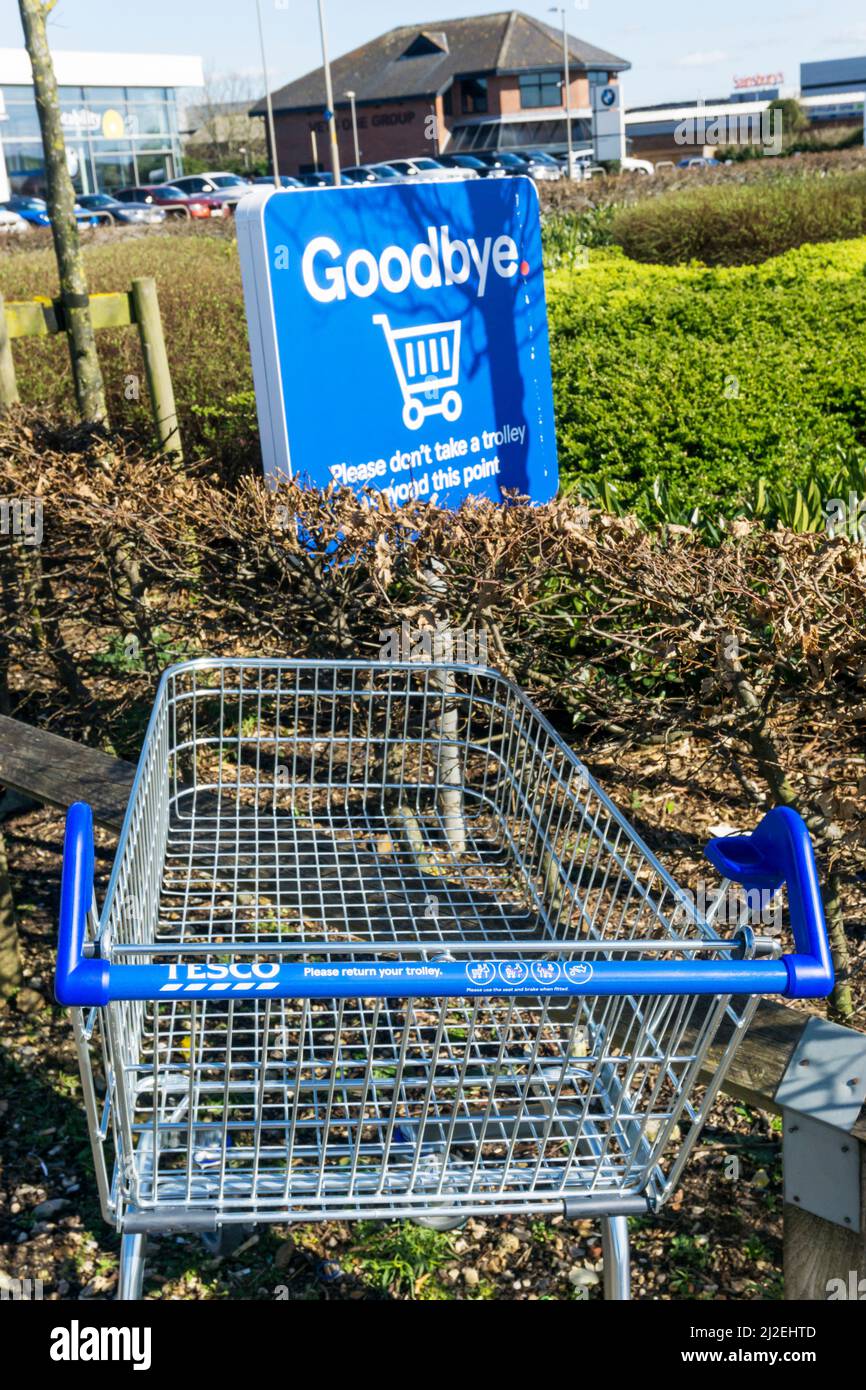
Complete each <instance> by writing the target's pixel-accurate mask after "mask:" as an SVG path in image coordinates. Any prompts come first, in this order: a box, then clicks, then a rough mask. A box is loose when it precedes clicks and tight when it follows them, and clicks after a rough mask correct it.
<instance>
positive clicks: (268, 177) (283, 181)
mask: <svg viewBox="0 0 866 1390" xmlns="http://www.w3.org/2000/svg"><path fill="white" fill-rule="evenodd" d="M277 177H278V178H279V182H280V188H303V186H304V185H303V184H302V183H301V180H300V179H296V178H294V177H293V176H292V175H291V174H278V175H277ZM253 183H254V184H259V183H269V184H270V185H271V186H272V187H273V183H274V176H273V174H259V175H258V176H257V177H256V178H254V179H253Z"/></svg>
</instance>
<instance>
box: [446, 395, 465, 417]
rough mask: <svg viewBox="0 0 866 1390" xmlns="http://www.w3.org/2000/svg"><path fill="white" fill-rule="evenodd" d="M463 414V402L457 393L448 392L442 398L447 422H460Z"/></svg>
mask: <svg viewBox="0 0 866 1390" xmlns="http://www.w3.org/2000/svg"><path fill="white" fill-rule="evenodd" d="M462 413H463V400H462V398H461V397H460V395H459V394H458V393H457V392H456V391H446V392H445V395H444V396H443V397H442V414H443V415H444V416H445V419H446V420H459V418H460V416H461V414H462Z"/></svg>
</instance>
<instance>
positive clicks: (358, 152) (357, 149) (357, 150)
mask: <svg viewBox="0 0 866 1390" xmlns="http://www.w3.org/2000/svg"><path fill="white" fill-rule="evenodd" d="M345 95H346V96H347V97H348V98H349V101H350V102H351V103H352V137H353V139H354V141H355V163H356V164H360V163H361V150H360V147H359V145H358V113H357V111H356V110H355V93H354V92H346V93H345Z"/></svg>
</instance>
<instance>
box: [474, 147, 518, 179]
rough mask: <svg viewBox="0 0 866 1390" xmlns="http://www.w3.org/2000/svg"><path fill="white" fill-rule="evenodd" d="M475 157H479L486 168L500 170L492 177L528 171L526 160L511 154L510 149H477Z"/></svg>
mask: <svg viewBox="0 0 866 1390" xmlns="http://www.w3.org/2000/svg"><path fill="white" fill-rule="evenodd" d="M475 158H476V159H480V160H481V163H482V164H484V165H486V167H487V168H488V169H496V170H500V171H501V172H500V173H499V174H498V175H496V174H494V175H493V177H494V178H496V177H499V178H502V177H505V176H512V175H514V174H526V173H527V172H528V168H527V161H526V160H525V159H521V158H520V156H519V155H516V154H513V153H512V152H511V150H477V151H476V152H475ZM488 177H489V175H488Z"/></svg>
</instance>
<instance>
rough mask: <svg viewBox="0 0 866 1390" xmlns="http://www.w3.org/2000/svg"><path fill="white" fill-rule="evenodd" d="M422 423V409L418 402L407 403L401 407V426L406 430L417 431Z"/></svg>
mask: <svg viewBox="0 0 866 1390" xmlns="http://www.w3.org/2000/svg"><path fill="white" fill-rule="evenodd" d="M423 423H424V407H423V405H422V404H421V402H420V401H412V400H410V401H407V402H406V404H405V405H404V406H403V424H404V425H405V426H406V428H407V430H418V429H420V428H421V426H422V425H423Z"/></svg>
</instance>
